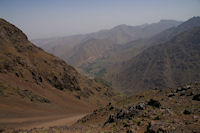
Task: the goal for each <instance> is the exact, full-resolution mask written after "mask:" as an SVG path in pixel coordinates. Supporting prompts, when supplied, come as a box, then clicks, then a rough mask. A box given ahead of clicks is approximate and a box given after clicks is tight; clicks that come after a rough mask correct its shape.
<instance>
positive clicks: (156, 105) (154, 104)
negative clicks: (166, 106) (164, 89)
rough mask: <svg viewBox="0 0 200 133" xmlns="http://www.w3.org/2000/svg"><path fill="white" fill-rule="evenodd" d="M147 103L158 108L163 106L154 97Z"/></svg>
mask: <svg viewBox="0 0 200 133" xmlns="http://www.w3.org/2000/svg"><path fill="white" fill-rule="evenodd" d="M147 104H148V105H150V106H152V107H156V108H160V106H161V104H160V102H159V101H156V100H154V99H150V100H149V102H148V103H147Z"/></svg>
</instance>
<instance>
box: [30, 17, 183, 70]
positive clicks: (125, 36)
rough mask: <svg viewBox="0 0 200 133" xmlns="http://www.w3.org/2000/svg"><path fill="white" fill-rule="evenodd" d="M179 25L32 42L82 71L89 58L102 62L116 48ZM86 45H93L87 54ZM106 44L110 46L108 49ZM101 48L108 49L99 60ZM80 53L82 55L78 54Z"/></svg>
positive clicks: (119, 29) (166, 22)
mask: <svg viewBox="0 0 200 133" xmlns="http://www.w3.org/2000/svg"><path fill="white" fill-rule="evenodd" d="M180 23H181V22H179V21H174V20H161V21H160V22H158V23H153V24H144V25H139V26H129V25H125V24H122V25H119V26H116V27H114V28H112V29H108V30H101V31H99V32H94V33H90V34H81V35H73V36H67V37H61V38H49V39H38V40H32V41H33V42H34V43H35V44H36V45H38V46H40V47H41V48H43V49H44V50H46V51H47V52H50V53H52V54H54V55H56V56H58V57H60V58H62V59H64V60H65V61H67V62H69V63H70V64H71V65H73V66H76V67H80V66H81V65H85V64H87V63H90V62H88V60H90V58H94V59H99V58H103V57H105V56H107V55H108V54H109V53H110V52H111V53H112V52H113V50H111V49H110V47H113V45H114V44H115V46H114V47H117V46H118V47H120V45H123V44H125V43H128V42H130V41H133V40H137V39H141V38H149V37H152V36H154V35H156V34H158V33H160V32H161V31H164V30H166V29H168V28H171V27H174V26H177V25H179V24H180ZM91 40H92V43H91ZM84 43H86V44H84ZM87 43H90V48H89V49H88V50H86V49H87V48H88V44H87ZM97 44H99V45H100V44H102V45H103V46H97ZM105 44H107V45H108V46H106V47H105ZM99 47H105V48H104V49H100V50H101V53H104V54H101V56H100V55H99V54H98V56H97V55H96V53H95V52H93V51H95V50H96V49H98V48H99ZM77 49H79V51H77ZM81 50H82V51H81ZM109 50H111V51H109ZM80 58H82V59H80ZM83 60H86V62H84V63H83Z"/></svg>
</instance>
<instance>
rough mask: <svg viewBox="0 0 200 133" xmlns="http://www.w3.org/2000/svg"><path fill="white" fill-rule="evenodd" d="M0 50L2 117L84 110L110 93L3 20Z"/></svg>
mask: <svg viewBox="0 0 200 133" xmlns="http://www.w3.org/2000/svg"><path fill="white" fill-rule="evenodd" d="M0 49H1V51H0V118H2V119H3V118H8V117H9V118H13V117H16V118H18V117H30V116H37V115H38V114H40V115H50V114H51V115H55V114H57V115H59V114H73V113H79V114H80V113H87V112H88V111H90V110H91V109H93V108H95V107H97V106H100V105H104V104H106V103H107V102H108V101H109V100H111V99H112V96H114V92H113V91H112V89H111V88H109V87H107V86H105V85H103V84H100V83H97V82H95V81H93V80H91V79H88V78H87V77H85V76H83V75H81V74H79V73H78V72H77V71H76V70H75V69H74V68H73V67H72V66H70V65H68V64H66V63H65V62H64V61H63V60H61V59H59V58H57V57H55V56H53V55H51V54H48V53H46V52H44V51H43V50H42V49H40V48H38V47H36V46H35V45H34V44H32V43H31V42H29V41H28V39H27V36H26V35H25V34H24V33H23V32H22V31H21V30H19V29H18V28H17V27H15V26H14V25H12V24H10V23H9V22H7V21H5V20H3V19H0ZM1 122H2V121H1ZM5 124H6V123H5V122H4V123H1V124H0V125H2V126H5Z"/></svg>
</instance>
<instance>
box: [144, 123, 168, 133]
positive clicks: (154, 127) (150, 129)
mask: <svg viewBox="0 0 200 133" xmlns="http://www.w3.org/2000/svg"><path fill="white" fill-rule="evenodd" d="M166 132H167V131H166V130H165V129H164V128H163V127H162V124H159V123H158V124H156V123H154V122H150V123H149V124H148V126H147V129H146V131H145V133H166Z"/></svg>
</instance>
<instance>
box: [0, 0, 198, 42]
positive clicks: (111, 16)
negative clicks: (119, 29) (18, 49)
mask: <svg viewBox="0 0 200 133" xmlns="http://www.w3.org/2000/svg"><path fill="white" fill-rule="evenodd" d="M193 16H200V0H0V17H1V18H4V19H6V20H8V21H10V22H11V23H13V24H15V25H16V26H18V27H19V28H20V29H22V30H23V31H24V32H25V33H26V34H27V35H28V37H29V39H35V38H46V37H54V36H66V35H72V34H79V33H89V32H94V31H98V30H100V29H107V28H112V27H113V26H116V25H119V24H128V25H139V24H144V23H152V22H157V21H159V20H160V19H175V20H183V21H184V20H187V19H189V18H191V17H193Z"/></svg>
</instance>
